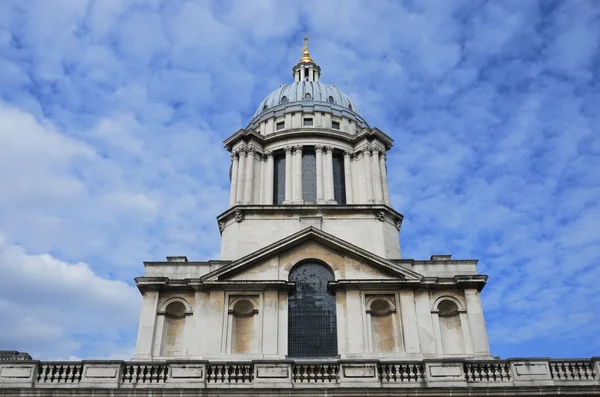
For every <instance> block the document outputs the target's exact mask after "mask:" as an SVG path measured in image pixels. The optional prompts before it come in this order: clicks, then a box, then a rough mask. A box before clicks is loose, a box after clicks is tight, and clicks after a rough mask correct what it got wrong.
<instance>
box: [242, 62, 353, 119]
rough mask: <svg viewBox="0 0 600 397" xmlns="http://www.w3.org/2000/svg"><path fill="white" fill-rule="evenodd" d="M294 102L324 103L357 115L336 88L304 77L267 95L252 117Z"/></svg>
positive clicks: (348, 99)
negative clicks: (302, 79)
mask: <svg viewBox="0 0 600 397" xmlns="http://www.w3.org/2000/svg"><path fill="white" fill-rule="evenodd" d="M308 70H310V68H309V69H308ZM294 102H301V103H308V102H324V103H326V104H328V105H334V106H337V107H341V108H343V109H344V110H349V111H351V112H354V113H356V114H358V109H357V108H356V105H355V104H354V102H352V100H351V99H350V98H349V97H348V95H346V94H345V93H343V92H342V91H340V90H339V89H338V88H337V87H335V86H334V85H331V84H324V83H321V82H320V81H312V80H310V77H305V78H304V81H295V82H293V83H291V84H286V85H282V86H280V87H279V88H277V89H276V90H274V91H273V92H271V93H270V94H269V95H267V96H266V97H265V99H263V100H262V102H261V103H260V105H259V106H258V109H256V112H255V113H254V117H257V116H259V115H260V114H261V113H262V112H266V111H268V110H272V108H275V107H277V106H279V105H287V104H291V103H294ZM340 110H341V109H340Z"/></svg>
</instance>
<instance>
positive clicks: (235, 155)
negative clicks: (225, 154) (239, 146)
mask: <svg viewBox="0 0 600 397" xmlns="http://www.w3.org/2000/svg"><path fill="white" fill-rule="evenodd" d="M236 158H237V151H236V152H233V153H231V161H234V160H235V159H236Z"/></svg>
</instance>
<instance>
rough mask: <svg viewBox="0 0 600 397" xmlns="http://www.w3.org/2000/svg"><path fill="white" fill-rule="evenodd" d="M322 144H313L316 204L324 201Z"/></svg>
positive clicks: (323, 148)
mask: <svg viewBox="0 0 600 397" xmlns="http://www.w3.org/2000/svg"><path fill="white" fill-rule="evenodd" d="M324 150H325V147H324V146H323V145H315V154H316V161H317V204H324V203H325V192H324V185H323V179H324V178H323V151H324Z"/></svg>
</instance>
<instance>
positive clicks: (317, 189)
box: [0, 39, 600, 396]
mask: <svg viewBox="0 0 600 397" xmlns="http://www.w3.org/2000/svg"><path fill="white" fill-rule="evenodd" d="M305 40H306V41H305V45H304V48H303V56H302V58H301V59H300V62H299V63H298V64H297V65H296V66H294V68H293V79H294V81H293V82H291V83H290V84H287V85H283V86H280V87H279V88H277V89H276V90H275V91H273V92H272V93H271V94H269V95H268V96H267V97H266V98H265V99H264V100H263V101H262V102H261V103H260V105H259V106H258V109H257V110H256V112H255V114H254V117H253V119H252V120H251V121H250V123H249V125H248V126H247V127H246V128H244V129H240V130H239V131H237V132H236V133H235V134H233V135H232V136H231V137H229V138H228V139H226V140H225V148H226V149H227V150H228V151H230V152H231V172H230V178H231V194H230V200H229V205H228V208H227V209H226V210H225V211H224V212H223V213H222V214H221V215H219V216H218V218H217V221H218V225H219V230H220V231H221V236H222V240H221V257H220V258H219V259H218V260H210V261H207V262H193V261H188V259H187V258H186V257H184V256H176V257H167V261H161V262H145V263H144V265H145V268H146V272H145V274H144V276H142V277H138V278H136V284H137V286H138V288H139V290H140V292H141V293H142V312H141V317H140V325H139V331H138V339H137V345H136V353H135V357H134V358H133V361H132V362H105V361H101V362H94V361H89V362H88V361H86V362H81V363H43V362H37V361H33V360H25V361H19V362H17V361H9V360H7V361H5V362H4V363H2V364H0V396H3V395H11V394H10V393H11V392H14V393H21V394H19V395H26V396H29V395H35V396H38V395H39V396H42V395H50V394H48V393H50V392H51V390H54V389H56V388H68V389H69V393H74V394H70V395H87V394H86V393H91V391H92V389H94V390H93V392H94V393H100V391H99V390H104V392H105V393H108V394H103V395H153V396H160V395H286V396H287V395H357V396H358V395H360V396H362V395H366V394H369V395H398V394H399V393H410V394H411V395H446V394H452V395H531V394H536V395H557V394H561V395H575V394H588V395H597V394H600V381H599V380H598V374H599V371H600V360H549V359H515V360H498V359H495V358H493V357H492V356H491V355H490V349H489V344H488V338H487V333H486V327H485V321H484V316H483V309H482V305H481V300H480V292H481V290H482V288H483V287H484V286H485V283H486V281H487V276H485V275H480V274H478V273H477V269H476V264H477V261H476V260H457V259H452V258H451V256H450V255H434V256H432V257H431V258H430V259H429V260H413V259H403V258H402V257H401V250H400V239H399V232H400V228H401V226H402V215H401V214H400V213H399V212H397V211H396V210H394V209H393V208H392V207H391V205H390V200H389V193H388V184H387V168H386V152H387V151H388V150H389V149H390V148H391V147H392V139H391V138H390V137H389V136H388V135H386V134H385V133H384V132H382V131H380V130H379V129H377V128H374V127H371V126H370V125H369V124H368V123H367V121H366V120H364V119H363V118H362V117H361V116H360V114H359V111H358V109H357V108H356V106H355V104H354V103H353V102H352V100H351V99H350V98H349V97H348V96H347V95H346V94H344V93H343V92H342V91H340V90H339V89H338V88H336V87H335V86H333V85H328V84H325V83H322V82H321V81H320V77H321V69H320V67H319V66H318V65H317V64H316V63H315V62H314V61H313V59H312V58H311V56H310V54H309V51H308V40H307V39H305ZM224 205H225V203H224ZM96 389H97V390H96ZM409 389H410V390H409ZM65 391H66V390H65ZM77 393H79V394H77ZM110 393H112V394H110Z"/></svg>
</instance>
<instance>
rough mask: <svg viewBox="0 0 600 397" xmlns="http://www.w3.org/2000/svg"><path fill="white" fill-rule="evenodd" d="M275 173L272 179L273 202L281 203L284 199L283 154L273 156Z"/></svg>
mask: <svg viewBox="0 0 600 397" xmlns="http://www.w3.org/2000/svg"><path fill="white" fill-rule="evenodd" d="M273 160H274V167H275V175H274V181H273V204H275V205H281V204H283V201H284V200H285V154H284V153H283V152H281V153H278V154H276V155H275V156H274V158H273Z"/></svg>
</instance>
